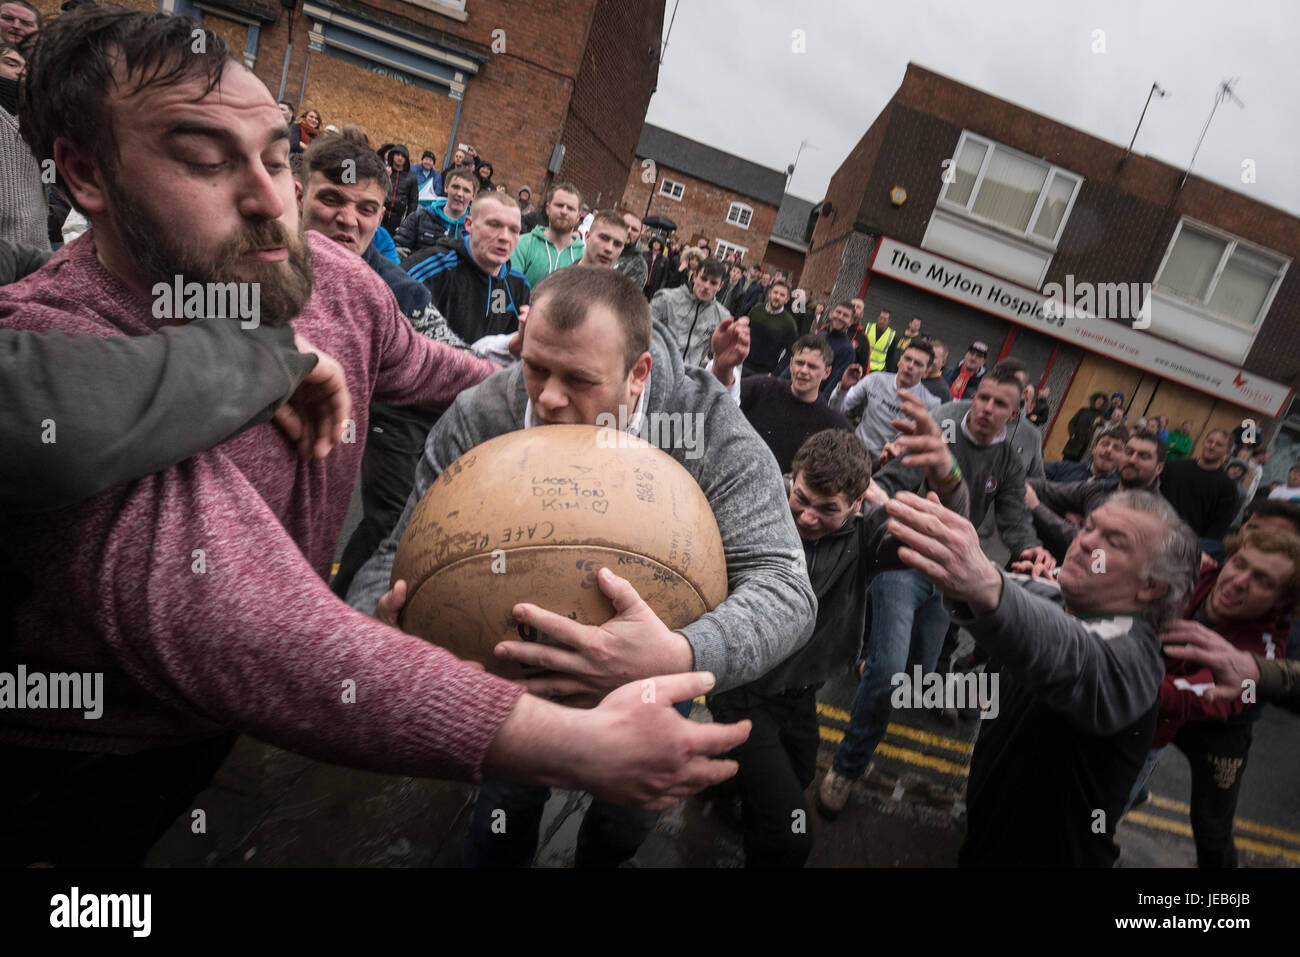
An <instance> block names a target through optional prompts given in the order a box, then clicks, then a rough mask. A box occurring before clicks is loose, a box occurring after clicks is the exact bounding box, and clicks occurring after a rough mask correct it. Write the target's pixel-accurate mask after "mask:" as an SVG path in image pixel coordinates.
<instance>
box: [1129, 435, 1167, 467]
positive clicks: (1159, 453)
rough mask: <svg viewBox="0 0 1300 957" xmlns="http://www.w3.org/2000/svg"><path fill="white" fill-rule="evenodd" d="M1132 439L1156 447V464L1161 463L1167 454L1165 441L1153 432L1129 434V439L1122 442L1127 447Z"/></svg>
mask: <svg viewBox="0 0 1300 957" xmlns="http://www.w3.org/2000/svg"><path fill="white" fill-rule="evenodd" d="M1134 439H1140V440H1141V441H1143V442H1150V443H1151V444H1152V445H1154V446H1155V447H1156V461H1157V462H1163V461H1164V460H1165V456H1166V455H1168V454H1169V446H1168V445H1167V444H1166V443H1165V440H1164V439H1162V438H1160V436H1159V434H1157V433H1155V432H1130V433H1129V437H1128V438H1127V439H1125V440H1124V442H1125V444H1126V445H1127V444H1128V443H1129V442H1132V441H1133V440H1134Z"/></svg>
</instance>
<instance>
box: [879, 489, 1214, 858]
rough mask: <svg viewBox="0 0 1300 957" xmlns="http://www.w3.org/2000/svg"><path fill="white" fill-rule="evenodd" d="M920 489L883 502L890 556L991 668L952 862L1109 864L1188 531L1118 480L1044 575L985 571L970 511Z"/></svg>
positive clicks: (1188, 566)
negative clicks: (893, 552)
mask: <svg viewBox="0 0 1300 957" xmlns="http://www.w3.org/2000/svg"><path fill="white" fill-rule="evenodd" d="M931 499H932V500H930V501H927V500H925V499H922V498H919V497H918V496H915V495H911V494H909V493H900V494H899V496H898V497H897V498H895V499H892V500H891V501H890V502H889V503H888V504H887V505H886V506H885V507H886V508H887V509H888V511H889V513H890V515H891V516H893V519H894V521H892V522H890V524H889V531H890V532H891V533H892V534H893V535H895V536H896V537H897V538H898V540H899V542H900V543H901V544H902V546H903V547H902V548H900V550H899V557H900V558H901V559H902V560H903V561H904V562H906V563H907V564H909V565H911V566H912V567H913V568H915V569H916V570H917V571H919V572H921V573H922V574H923V575H925V576H927V577H928V578H930V579H931V580H932V581H933V582H934V584H935V585H936V587H938V588H939V590H940V591H942V592H943V593H944V596H945V597H946V598H947V600H948V602H949V603H950V606H951V609H952V614H953V619H954V621H956V622H957V623H958V624H961V625H964V626H965V627H966V628H967V629H969V630H970V632H971V634H972V635H973V636H974V638H975V640H976V641H977V642H979V643H980V644H982V645H983V646H984V647H985V648H987V649H988V651H989V652H991V653H992V655H993V657H994V659H995V660H996V661H997V662H998V663H1000V665H1001V671H1000V673H999V674H998V683H997V684H996V685H995V686H994V687H995V693H996V695H997V697H996V704H997V709H996V711H997V719H996V720H994V721H990V722H989V723H988V724H987V725H986V726H985V727H983V728H982V730H981V733H980V736H979V739H978V741H977V742H976V744H975V752H974V755H973V757H972V760H971V768H970V779H969V784H968V785H967V790H966V804H967V808H968V823H967V830H966V841H965V843H964V844H963V845H962V848H961V851H960V853H959V855H958V863H959V864H960V865H962V866H977V867H990V866H992V867H997V866H1002V867H1007V866H1015V867H1026V866H1028V867H1042V866H1057V867H1059V866H1092V867H1110V866H1113V864H1114V862H1115V859H1116V858H1117V857H1118V855H1119V849H1118V847H1117V846H1116V844H1115V840H1114V835H1115V828H1116V825H1117V824H1118V823H1119V818H1120V815H1121V812H1122V810H1123V808H1124V804H1125V801H1126V799H1127V797H1128V793H1129V790H1130V789H1131V788H1132V786H1133V782H1134V781H1135V780H1136V778H1137V775H1138V772H1139V771H1140V770H1141V768H1142V764H1143V761H1144V759H1145V758H1146V754H1147V749H1148V748H1149V747H1150V745H1151V740H1152V737H1153V735H1154V732H1155V726H1156V715H1157V710H1158V705H1159V692H1160V683H1161V681H1162V680H1163V678H1164V673H1165V669H1164V663H1163V661H1162V659H1161V656H1160V641H1159V639H1158V638H1157V632H1158V631H1159V630H1160V629H1161V628H1162V627H1163V626H1164V625H1165V624H1166V623H1168V622H1170V621H1172V620H1173V619H1174V618H1175V617H1176V616H1177V614H1178V612H1179V611H1180V610H1181V608H1182V606H1183V605H1184V603H1185V602H1186V601H1187V598H1188V595H1189V594H1190V592H1191V588H1192V583H1193V582H1194V580H1195V575H1196V567H1197V560H1198V558H1199V555H1200V547H1199V545H1198V543H1197V539H1196V536H1195V533H1193V532H1192V530H1191V529H1190V528H1189V527H1188V526H1187V525H1186V523H1184V522H1183V521H1182V519H1180V518H1179V517H1178V514H1177V513H1176V512H1175V511H1174V510H1173V508H1172V507H1171V506H1170V505H1169V503H1168V502H1167V501H1165V500H1164V499H1163V498H1161V497H1159V496H1157V495H1152V494H1150V493H1148V492H1139V491H1126V492H1118V493H1116V494H1115V495H1113V496H1111V497H1110V498H1109V499H1108V500H1107V501H1106V502H1105V504H1103V505H1101V506H1099V507H1098V508H1097V509H1095V510H1094V511H1093V512H1092V513H1091V514H1090V515H1089V516H1088V517H1087V519H1086V522H1085V524H1084V527H1083V529H1082V530H1081V531H1080V532H1079V534H1078V536H1077V537H1076V538H1075V539H1074V541H1073V542H1072V543H1071V545H1070V549H1069V551H1068V552H1067V554H1066V558H1065V561H1064V562H1063V563H1062V565H1061V567H1060V573H1059V577H1058V579H1057V581H1056V582H1052V581H1050V580H1048V579H1046V578H1044V577H1040V576H1039V574H1038V573H1041V567H1038V568H1035V567H1031V566H1030V565H1029V563H1022V564H1021V565H1017V566H1013V568H1015V569H1016V570H1017V571H1026V572H1029V573H1031V575H1032V577H1029V578H1024V576H1016V575H1008V574H1006V573H1004V572H1002V571H1001V570H999V569H998V567H997V566H996V565H994V564H993V563H992V562H991V561H989V560H988V558H986V557H985V555H984V553H983V552H981V551H980V547H979V536H978V535H977V533H976V531H975V529H974V527H973V526H972V525H971V523H970V522H968V521H967V520H966V519H964V518H962V517H961V516H960V515H957V514H956V513H955V512H950V511H948V510H947V509H945V508H943V507H942V506H941V505H939V504H938V502H937V500H934V499H933V496H932V497H931ZM990 667H992V665H990ZM989 710H990V712H993V711H994V708H992V707H990V709H989Z"/></svg>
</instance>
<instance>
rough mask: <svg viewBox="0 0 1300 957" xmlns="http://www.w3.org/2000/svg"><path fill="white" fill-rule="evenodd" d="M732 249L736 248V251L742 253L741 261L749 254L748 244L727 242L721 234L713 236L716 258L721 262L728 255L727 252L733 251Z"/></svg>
mask: <svg viewBox="0 0 1300 957" xmlns="http://www.w3.org/2000/svg"><path fill="white" fill-rule="evenodd" d="M732 250H735V251H736V252H738V253H740V261H741V262H744V261H745V257H746V256H747V255H749V247H748V246H737V245H736V244H735V243H729V242H727V241H726V240H725V239H723V238H721V237H720V236H715V237H714V238H713V258H714V259H717V260H718V261H719V262H721V261H722V259H723V258H724V257H725V256H726V255H727V253H729V252H731V251H732Z"/></svg>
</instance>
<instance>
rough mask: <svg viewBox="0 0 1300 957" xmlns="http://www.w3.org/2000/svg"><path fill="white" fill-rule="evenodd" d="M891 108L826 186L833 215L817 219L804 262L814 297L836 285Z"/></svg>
mask: <svg viewBox="0 0 1300 957" xmlns="http://www.w3.org/2000/svg"><path fill="white" fill-rule="evenodd" d="M892 105H893V104H892V103H891V104H890V105H888V106H886V107H885V109H884V110H883V111H882V112H881V114H880V115H879V116H878V117H876V121H875V122H874V123H872V124H871V126H870V127H869V128H868V129H867V131H866V133H864V134H863V135H862V139H860V140H858V145H857V146H855V147H853V150H852V151H851V152H850V153H849V155H848V156H847V157H846V158H845V160H844V162H843V163H841V164H840V168H839V169H837V170H836V171H835V175H834V176H832V177H831V181H830V185H828V186H827V187H826V201H827V202H829V203H830V204H831V206H832V207H833V208H832V211H831V213H830V214H828V215H825V216H819V217H818V219H817V226H816V228H815V229H814V230H813V235H812V242H811V243H810V244H809V247H808V255H807V256H806V257H805V260H804V272H803V284H804V287H805V288H806V289H807V290H808V292H809V294H810V295H811V296H813V297H814V298H817V299H823V298H825V297H827V296H829V295H830V294H831V289H832V288H833V287H834V285H835V277H836V276H837V275H839V271H840V257H841V253H842V252H843V249H844V243H845V241H846V240H847V239H848V236H849V233H851V232H853V224H854V222H855V221H856V219H857V215H858V209H859V208H860V207H861V205H862V197H863V195H864V194H865V192H866V184H867V179H868V177H869V176H870V175H871V170H872V169H873V167H874V166H875V162H876V155H877V154H878V153H879V151H880V144H881V143H882V142H884V138H885V129H886V127H887V126H888V125H889V115H890V109H891V107H892Z"/></svg>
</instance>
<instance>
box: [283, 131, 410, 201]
mask: <svg viewBox="0 0 1300 957" xmlns="http://www.w3.org/2000/svg"><path fill="white" fill-rule="evenodd" d="M344 163H351V164H352V165H351V168H348V169H345V167H344ZM345 172H346V173H347V174H348V183H347V185H352V184H355V183H364V182H366V181H367V180H372V181H374V182H375V183H378V184H379V189H380V192H382V193H383V194H384V195H387V194H388V191H389V189H391V188H392V180H390V179H389V177H388V170H387V169H386V168H385V167H384V161H383V160H381V159H380V158H379V155H378V154H377V153H376V152H375V151H374V150H372V149H371V148H370V146H369V145H368V144H365V143H358V142H357V141H356V140H354V139H352V138H351V137H349V136H347V135H343V136H327V137H324V138H323V139H318V140H316V141H315V142H314V143H312V144H311V146H309V147H307V149H306V150H305V151H304V152H303V155H302V168H301V169H300V170H299V172H298V178H299V179H300V180H301V181H302V184H303V185H304V186H306V185H307V181H308V180H309V179H310V178H311V174H312V173H320V174H321V175H322V176H324V177H325V178H326V179H327V180H329V181H330V182H331V183H333V184H334V185H335V186H342V185H344V179H343V176H344V173H345Z"/></svg>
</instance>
